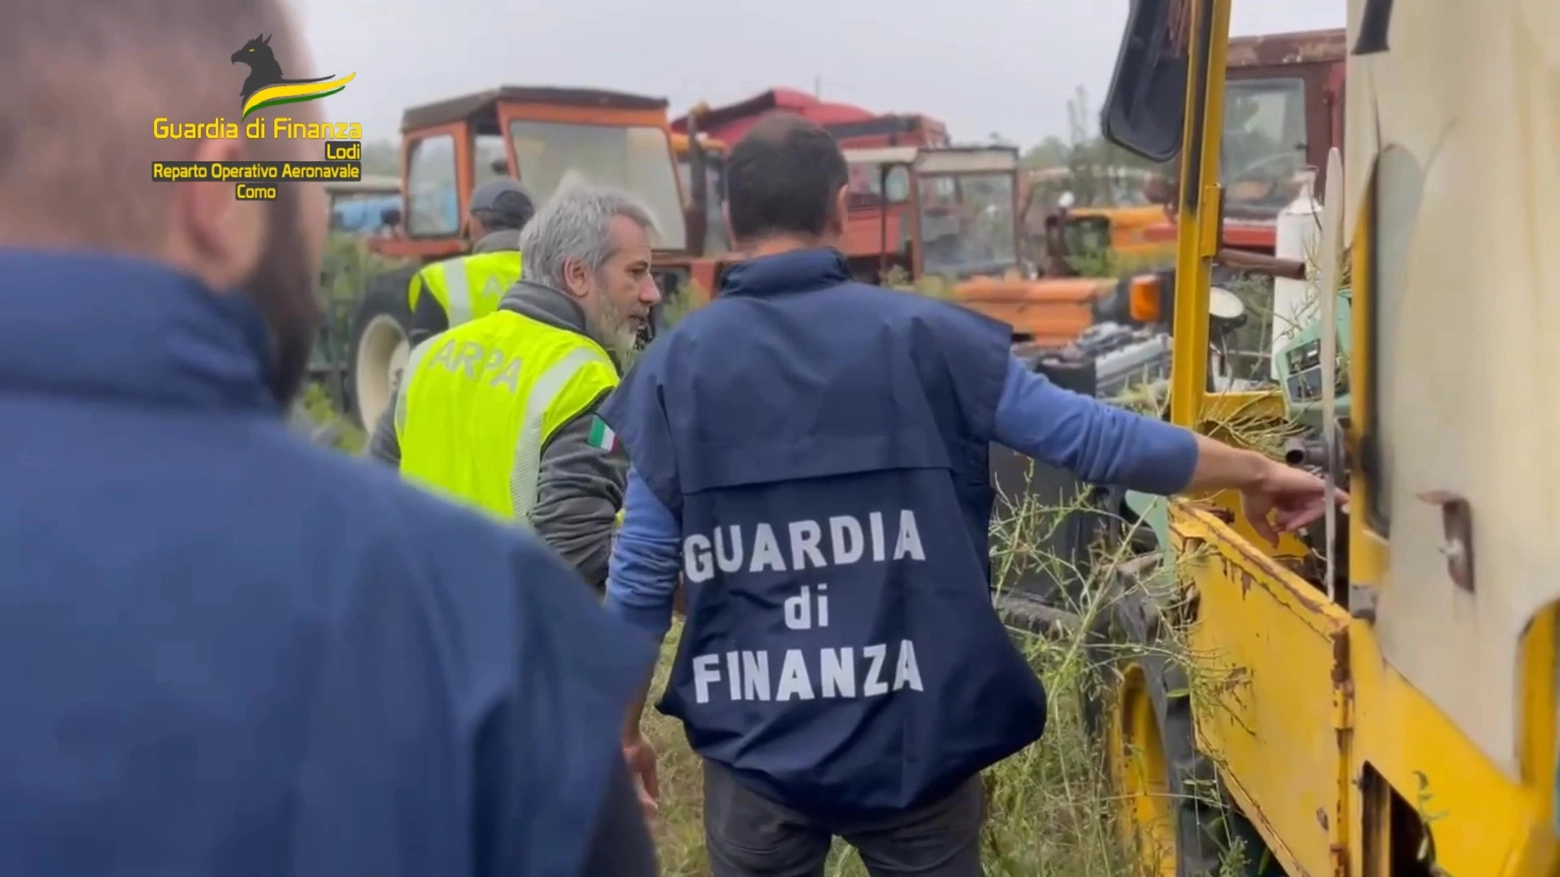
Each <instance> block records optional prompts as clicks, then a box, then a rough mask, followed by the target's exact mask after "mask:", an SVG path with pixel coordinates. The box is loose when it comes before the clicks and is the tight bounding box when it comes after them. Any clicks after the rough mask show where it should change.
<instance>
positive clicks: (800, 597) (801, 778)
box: [600, 115, 1323, 877]
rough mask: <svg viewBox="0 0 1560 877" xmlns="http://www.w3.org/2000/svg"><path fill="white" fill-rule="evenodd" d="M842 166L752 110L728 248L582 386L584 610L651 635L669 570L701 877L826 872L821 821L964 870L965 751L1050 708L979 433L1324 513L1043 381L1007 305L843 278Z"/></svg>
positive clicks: (1126, 473)
mask: <svg viewBox="0 0 1560 877" xmlns="http://www.w3.org/2000/svg"><path fill="white" fill-rule="evenodd" d="M848 179H849V174H848V169H847V165H846V162H845V157H844V156H843V155H842V154H841V152H840V149H839V147H838V146H837V145H836V144H835V142H834V141H833V140H832V139H831V138H830V137H829V135H828V134H827V133H825V132H824V131H823V130H822V129H821V128H819V127H818V126H817V125H814V124H813V123H811V122H807V121H805V120H803V119H801V118H799V117H796V116H788V115H775V116H770V117H768V118H767V119H765V120H763V121H761V122H759V123H758V124H757V125H755V126H754V127H753V128H752V129H750V130H749V131H748V133H747V134H746V135H745V136H744V137H743V138H742V140H741V141H740V142H739V143H738V144H737V145H736V147H735V148H733V149H732V151H731V153H730V157H729V158H728V160H727V163H726V186H727V201H726V210H727V223H728V225H729V226H730V232H731V237H732V240H733V241H735V242H736V244H737V246H738V248H739V250H740V251H741V252H742V254H743V255H744V257H745V258H744V260H743V261H741V262H739V263H738V264H737V265H736V266H735V267H733V268H732V269H731V271H730V272H728V273H727V274H726V277H725V279H724V281H723V283H722V285H721V290H720V295H719V296H718V297H716V298H715V299H714V300H713V301H712V302H710V304H709V305H707V306H705V307H703V308H701V309H699V310H696V311H694V312H692V313H691V314H689V315H688V316H687V317H686V318H685V319H684V320H683V321H682V322H681V323H679V324H678V325H677V327H676V328H675V329H673V330H672V331H671V332H670V333H669V334H667V335H666V336H665V337H663V338H661V339H660V340H658V341H657V342H656V343H655V344H653V345H651V346H650V347H649V349H648V350H646V352H645V354H644V356H643V357H641V358H640V360H639V361H638V362H637V363H636V364H635V366H634V368H633V369H632V370H631V371H630V372H629V373H628V374H627V375H625V376H624V379H623V382H622V383H621V385H620V386H619V387H618V389H617V391H616V392H614V393H613V395H612V396H610V397H609V398H608V399H607V401H606V403H605V404H604V405H603V406H602V408H601V409H600V413H601V416H602V418H603V419H604V420H605V421H606V422H607V424H608V425H609V426H610V427H611V428H612V429H613V430H615V431H616V432H617V434H618V435H619V436H621V437H622V441H623V444H624V446H625V447H626V448H627V450H628V453H629V457H630V459H631V460H632V468H631V470H630V474H629V480H628V489H627V497H626V500H625V505H624V521H623V528H622V530H621V531H619V534H618V543H617V546H616V548H615V549H614V552H613V556H612V561H611V570H610V573H609V577H608V581H607V606H608V608H609V609H610V610H611V611H613V612H615V613H616V614H619V615H621V616H622V617H623V618H625V619H627V620H629V621H631V622H633V623H635V624H636V625H637V626H638V627H640V628H641V629H642V630H644V631H646V632H647V633H648V634H650V635H651V637H652V638H654V639H655V640H656V641H660V639H661V638H662V637H663V636H664V635H665V633H666V631H667V628H668V625H669V622H670V616H671V612H672V602H673V592H674V588H675V587H676V585H677V581H678V576H679V572H680V573H681V576H682V578H683V581H684V582H685V583H686V587H687V589H688V592H687V617H686V621H685V622H684V626H683V630H682V634H681V638H680V641H679V647H678V652H677V657H676V662H675V663H674V665H673V668H672V672H671V676H670V679H669V681H668V683H667V687H666V692H665V694H664V696H663V697H662V699H661V702H660V704H659V708H660V709H661V711H662V712H664V713H666V714H668V715H671V716H674V717H676V718H678V719H680V720H681V721H682V723H683V726H684V728H685V729H686V731H687V735H688V741H689V743H690V744H691V745H692V747H693V749H694V751H696V752H697V753H699V755H701V756H702V757H703V759H704V825H705V842H706V846H707V848H708V850H709V855H710V863H711V866H712V868H713V872H714V875H715V877H813V875H820V877H821V875H822V874H823V868H824V862H825V859H826V858H827V856H828V853H829V847H830V842H831V840H832V838H833V837H835V836H841V837H844V838H845V839H846V840H847V841H848V842H850V843H851V844H852V845H853V846H855V848H856V849H857V851H858V852H859V853H860V854H861V858H862V860H863V862H864V863H865V864H866V867H867V871H868V872H869V873H871V874H872V875H873V877H901V875H912V874H914V875H921V877H977V875H979V874H980V873H981V862H980V835H981V831H980V829H981V825H982V823H983V822H984V819H985V801H984V797H983V793H982V789H981V784H980V778H979V773H980V772H981V771H982V770H984V769H985V768H987V767H989V766H991V765H993V764H995V763H997V762H998V761H1001V760H1002V759H1004V758H1006V757H1008V756H1009V755H1012V754H1013V753H1015V752H1017V751H1019V750H1020V749H1022V748H1023V747H1025V746H1027V745H1028V744H1030V743H1032V742H1034V741H1035V740H1036V739H1038V738H1039V737H1040V734H1041V732H1042V730H1043V729H1044V727H1045V719H1046V702H1045V691H1044V689H1043V688H1042V687H1041V684H1040V681H1039V680H1038V679H1037V678H1035V675H1034V672H1033V671H1032V670H1031V669H1030V668H1029V666H1028V664H1027V663H1026V662H1025V661H1024V658H1023V656H1022V655H1021V654H1020V653H1019V651H1018V649H1017V648H1016V647H1015V646H1014V644H1013V642H1012V640H1011V639H1010V638H1009V636H1008V634H1007V632H1006V630H1005V629H1004V628H1003V626H1002V623H1001V621H1000V620H999V619H998V618H997V615H996V612H995V611H994V610H993V608H992V602H991V563H990V555H989V545H988V542H987V540H988V533H989V531H990V526H991V511H992V504H993V499H994V496H993V490H992V486H991V480H990V470H989V467H988V460H987V454H988V449H989V446H990V443H992V442H996V443H999V444H1002V445H1006V446H1007V447H1010V448H1013V449H1015V450H1017V451H1020V452H1022V453H1024V454H1027V455H1029V456H1030V457H1033V458H1035V459H1038V460H1042V461H1044V462H1047V463H1050V464H1051V465H1054V466H1058V467H1062V468H1066V469H1069V470H1071V471H1073V472H1074V473H1076V474H1077V475H1078V477H1079V478H1080V479H1081V480H1084V481H1090V482H1096V483H1114V484H1120V485H1124V486H1127V487H1129V488H1132V489H1135V490H1139V491H1144V492H1149V493H1156V494H1171V493H1179V492H1183V491H1193V492H1195V491H1203V490H1214V489H1220V488H1230V489H1236V490H1239V491H1241V493H1242V495H1243V498H1244V502H1245V504H1246V511H1247V513H1248V515H1249V516H1250V517H1251V519H1252V522H1253V524H1254V525H1255V526H1256V527H1257V528H1258V529H1259V530H1260V531H1262V532H1264V533H1265V534H1268V535H1271V534H1272V533H1273V530H1274V527H1275V526H1277V527H1284V528H1292V527H1299V526H1303V525H1305V524H1307V523H1309V522H1310V521H1312V520H1315V518H1316V517H1317V516H1319V515H1320V514H1321V513H1322V509H1323V507H1322V503H1323V485H1322V481H1321V479H1319V478H1316V477H1315V476H1313V475H1310V474H1308V473H1305V472H1301V471H1299V470H1296V469H1291V468H1289V467H1287V466H1284V465H1283V464H1282V463H1278V462H1276V461H1272V460H1269V459H1268V458H1266V457H1264V456H1262V455H1261V454H1257V453H1254V452H1251V451H1245V450H1239V449H1236V448H1232V447H1230V446H1228V445H1224V444H1220V443H1219V442H1216V441H1213V440H1211V439H1208V438H1205V437H1202V436H1198V435H1195V434H1193V433H1192V432H1190V431H1188V430H1185V429H1182V428H1180V427H1177V426H1172V425H1170V424H1168V423H1164V422H1162V421H1159V420H1154V419H1151V418H1146V417H1141V416H1139V415H1136V414H1133V413H1130V412H1128V411H1125V410H1122V409H1119V408H1115V407H1113V406H1111V405H1108V404H1105V403H1102V402H1099V401H1096V400H1094V399H1091V398H1088V397H1085V396H1079V395H1076V394H1073V393H1070V392H1067V391H1065V390H1062V389H1059V388H1057V387H1055V386H1053V385H1052V384H1050V383H1049V382H1048V381H1047V380H1046V379H1045V378H1044V377H1043V376H1041V375H1038V374H1035V373H1032V372H1030V371H1029V370H1028V369H1026V368H1025V367H1024V365H1023V363H1022V362H1021V361H1020V360H1018V359H1017V358H1015V357H1014V356H1013V354H1012V353H1011V352H1010V343H1011V340H1012V339H1011V330H1010V328H1009V327H1008V326H1007V325H1006V324H1004V323H1000V322H998V321H996V320H991V319H988V318H986V317H984V316H982V315H980V314H977V313H975V312H974V311H971V310H968V309H965V308H962V307H958V306H956V305H953V304H950V303H947V302H941V301H938V300H936V299H931V298H926V297H922V296H915V295H904V294H903V293H899V292H894V291H892V290H885V289H880V288H878V287H874V286H868V285H865V284H862V283H857V282H854V281H852V279H851V276H850V272H849V269H848V266H847V265H846V262H845V258H844V256H842V255H841V254H840V252H839V251H838V250H837V249H836V245H837V244H838V242H839V239H840V235H841V231H842V227H843V224H844V219H845V216H846V213H845V209H846V187H847V182H848ZM1275 513H1276V514H1275ZM1270 517H1271V518H1272V520H1270ZM638 713H639V709H638V708H636V709H635V710H634V711H633V714H632V716H631V719H630V722H629V724H628V726H627V728H626V729H625V735H624V737H625V739H624V747H625V751H626V752H627V754H628V757H629V758H630V760H631V762H632V763H633V764H634V765H635V769H636V770H637V771H638V772H639V773H640V775H641V776H642V777H644V779H645V782H644V785H643V792H644V794H645V795H646V796H647V797H653V793H654V791H655V782H654V764H655V758H654V754H653V752H651V751H650V749H649V746H648V744H647V743H646V742H645V741H644V739H643V737H642V736H641V735H640V729H639V719H638ZM646 804H647V806H652V805H653V801H649V802H646Z"/></svg>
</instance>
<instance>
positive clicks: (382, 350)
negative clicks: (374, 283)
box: [354, 315, 411, 429]
mask: <svg viewBox="0 0 1560 877" xmlns="http://www.w3.org/2000/svg"><path fill="white" fill-rule="evenodd" d="M410 354H411V345H410V344H409V343H408V342H407V339H406V332H405V331H404V330H402V328H401V324H400V323H399V322H397V321H396V319H395V318H394V317H391V316H387V315H380V316H378V317H375V318H374V319H372V320H370V321H369V323H368V325H367V326H365V327H364V328H363V337H362V340H361V341H359V342H358V351H357V368H356V371H355V374H356V375H357V379H356V381H355V387H354V390H355V391H356V395H357V403H358V412H359V413H360V414H361V415H362V417H363V427H364V428H365V429H372V428H373V426H374V424H375V423H377V422H378V421H379V417H380V415H382V414H383V413H384V411H385V409H386V408H388V407H390V387H391V386H392V382H393V378H394V376H395V375H397V374H398V373H399V372H400V371H401V369H403V368H405V367H406V359H407V357H408V356H409V355H410Z"/></svg>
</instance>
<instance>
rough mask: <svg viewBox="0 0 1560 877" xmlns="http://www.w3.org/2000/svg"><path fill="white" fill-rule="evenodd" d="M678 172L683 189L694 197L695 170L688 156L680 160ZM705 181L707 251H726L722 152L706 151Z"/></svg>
mask: <svg viewBox="0 0 1560 877" xmlns="http://www.w3.org/2000/svg"><path fill="white" fill-rule="evenodd" d="M677 176H678V178H679V179H681V180H682V187H683V192H684V193H686V194H687V195H688V197H690V198H691V197H693V170H692V167H691V165H690V163H689V160H688V159H687V158H686V157H683V158H680V159H678V160H677ZM704 184H705V187H706V188H705V190H704V191H705V193H706V197H705V199H704V205H705V211H704V252H705V254H706V255H711V254H715V253H725V252H728V251H730V250H731V247H730V246H728V245H727V243H726V219H725V214H724V213H723V212H722V211H721V207H723V206H724V205H725V203H726V166H725V163H724V159H722V158H721V157H720V156H719V155H715V154H713V153H706V154H705V156H704Z"/></svg>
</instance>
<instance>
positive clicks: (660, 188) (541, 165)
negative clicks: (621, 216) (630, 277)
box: [509, 119, 688, 250]
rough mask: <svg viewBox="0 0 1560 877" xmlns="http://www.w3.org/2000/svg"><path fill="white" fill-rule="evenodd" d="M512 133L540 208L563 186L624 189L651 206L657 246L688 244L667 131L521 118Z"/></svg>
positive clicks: (524, 178)
mask: <svg viewBox="0 0 1560 877" xmlns="http://www.w3.org/2000/svg"><path fill="white" fill-rule="evenodd" d="M509 137H510V139H511V140H512V141H514V145H515V159H516V161H517V162H518V163H519V165H520V182H521V183H522V184H524V185H525V187H526V190H527V191H528V192H530V194H531V197H532V199H534V200H535V202H536V205H537V206H538V207H540V206H541V205H542V204H543V203H544V202H545V201H547V199H549V198H551V197H552V196H553V193H555V192H557V191H558V190H559V188H561V187H563V186H565V185H579V184H584V185H592V186H610V187H613V188H618V189H624V190H626V191H629V192H633V193H634V194H635V195H638V196H639V197H640V198H641V199H643V200H644V202H645V204H646V205H647V206H648V207H649V208H650V212H651V216H652V218H653V219H654V220H655V225H656V231H654V232H652V233H651V235H650V242H651V244H652V245H653V246H654V247H655V248H656V249H668V250H686V249H687V248H688V232H687V228H686V226H685V225H684V223H683V212H682V197H681V195H680V194H679V192H678V189H677V170H676V161H675V159H674V158H673V156H672V144H671V141H670V140H669V139H668V138H667V135H666V132H665V131H663V130H661V129H660V128H651V127H636V128H622V127H611V126H607V125H576V124H567V123H561V122H532V121H527V120H523V119H517V120H515V121H513V122H510V123H509Z"/></svg>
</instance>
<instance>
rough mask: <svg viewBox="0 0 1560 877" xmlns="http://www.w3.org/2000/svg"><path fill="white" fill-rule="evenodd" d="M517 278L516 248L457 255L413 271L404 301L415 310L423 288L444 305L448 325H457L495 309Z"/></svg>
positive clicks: (518, 269)
mask: <svg viewBox="0 0 1560 877" xmlns="http://www.w3.org/2000/svg"><path fill="white" fill-rule="evenodd" d="M519 279H520V251H519V250H499V251H496V252H492V253H473V254H471V255H469V256H457V257H455V258H453V259H445V260H444V261H443V262H434V263H432V264H430V265H425V266H423V269H422V270H421V271H418V272H417V273H416V274H415V275H413V276H412V281H411V284H410V285H409V286H408V287H407V290H406V303H407V305H408V306H409V307H410V308H411V309H412V312H413V313H416V311H417V299H418V298H419V297H420V296H421V295H422V291H423V289H424V288H426V289H427V290H428V293H429V294H430V295H432V296H433V297H434V300H436V301H437V302H438V303H439V306H440V307H442V308H443V309H444V314H445V316H446V317H448V318H449V324H450V326H452V327H453V326H459V325H460V324H462V323H465V322H469V321H471V320H475V319H476V318H478V317H485V316H487V315H488V314H491V313H493V312H494V311H496V310H498V303H499V301H500V300H501V299H503V297H504V292H505V291H507V290H508V289H509V287H511V286H514V285H515V281H517V280H519Z"/></svg>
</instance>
